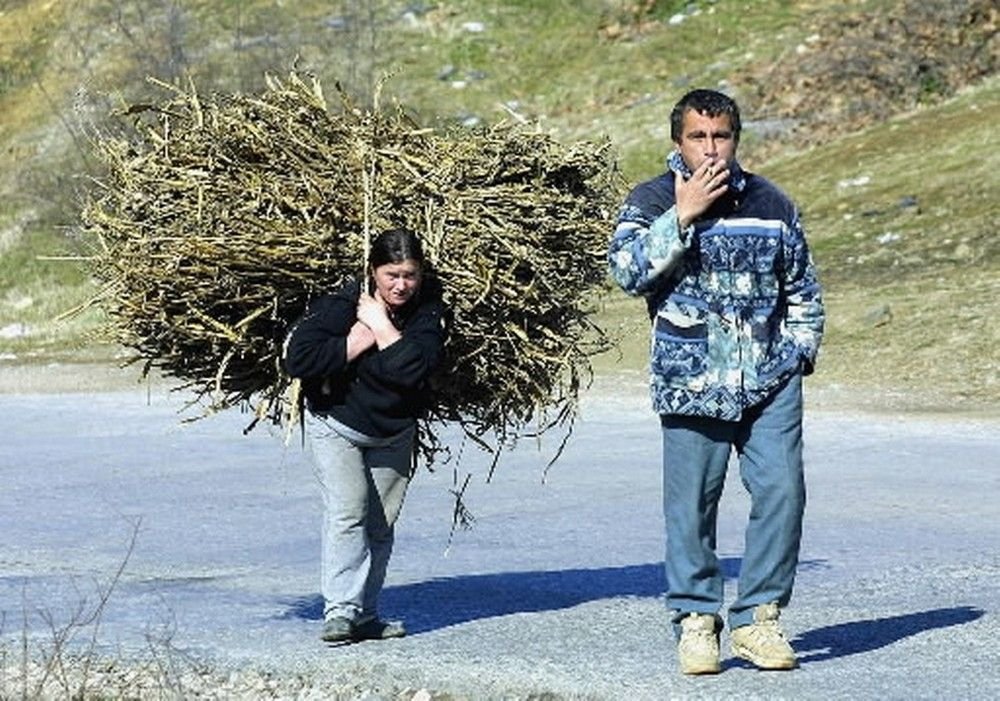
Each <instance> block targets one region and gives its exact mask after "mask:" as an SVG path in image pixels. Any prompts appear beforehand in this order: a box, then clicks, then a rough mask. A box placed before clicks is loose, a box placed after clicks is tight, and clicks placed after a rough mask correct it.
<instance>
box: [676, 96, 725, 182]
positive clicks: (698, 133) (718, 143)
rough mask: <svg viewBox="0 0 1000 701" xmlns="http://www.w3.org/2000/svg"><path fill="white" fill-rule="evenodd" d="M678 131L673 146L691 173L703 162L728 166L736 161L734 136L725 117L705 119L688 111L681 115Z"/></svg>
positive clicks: (721, 115)
mask: <svg viewBox="0 0 1000 701" xmlns="http://www.w3.org/2000/svg"><path fill="white" fill-rule="evenodd" d="M682 127H683V128H682V129H681V140H680V141H679V142H678V143H677V144H676V146H677V150H678V151H680V154H681V158H683V159H684V163H686V164H687V167H688V168H690V169H691V170H692V171H694V170H696V169H697V168H698V166H700V165H701V164H702V163H703V162H704V161H706V160H711V161H712V162H719V161H724V162H725V164H726V165H727V166H728V165H730V164H731V163H732V162H733V160H734V159H735V158H736V135H735V134H734V133H733V128H732V122H731V121H730V119H729V115H728V114H720V115H717V116H715V117H709V116H708V115H706V114H702V113H701V112H697V111H695V110H691V109H689V110H687V111H686V112H685V113H684V119H683V121H682Z"/></svg>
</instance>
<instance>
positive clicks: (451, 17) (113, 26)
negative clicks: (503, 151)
mask: <svg viewBox="0 0 1000 701" xmlns="http://www.w3.org/2000/svg"><path fill="white" fill-rule="evenodd" d="M901 4H902V3H901V0H900V1H893V0H885V1H883V2H878V1H874V0H869V1H865V2H857V1H855V2H849V3H844V2H821V1H819V0H812V1H808V2H806V1H801V2H793V1H790V0H757V2H754V3H746V2H743V1H740V2H736V1H731V0H716V1H715V2H709V1H707V0H706V1H704V2H695V3H691V2H686V1H685V2H671V1H665V2H664V1H660V2H623V1H619V0H582V1H579V2H570V1H568V0H565V1H552V2H527V1H524V2H520V1H518V2H505V3H487V2H477V1H473V0H460V1H456V2H446V3H436V4H431V3H426V4H422V3H402V2H387V1H376V0H372V1H371V2H360V1H358V0H354V1H353V2H350V1H345V2H340V3H337V2H334V3H331V2H328V1H320V0H299V1H298V2H296V3H294V4H289V3H275V2H273V0H266V1H265V0H259V1H258V0H243V1H242V2H208V1H205V0H183V1H169V0H150V1H149V2H138V1H132V0H64V1H63V2H59V3H53V2H49V1H48V0H15V1H10V0H8V2H6V3H3V4H0V143H2V144H3V148H2V150H0V193H2V197H0V332H3V333H0V363H3V364H7V365H10V364H13V363H25V362H43V361H49V360H52V359H79V358H81V357H82V358H93V357H95V356H96V357H101V356H102V355H106V354H107V353H110V352H113V350H114V349H105V348H101V347H100V346H97V345H95V344H94V343H92V342H91V341H90V339H89V338H88V336H87V333H88V331H89V330H91V329H93V328H94V326H95V324H96V322H97V321H98V320H97V319H96V317H95V316H94V315H93V314H91V315H85V316H82V317H78V318H76V319H74V320H73V321H71V322H56V321H55V320H54V319H55V318H56V317H57V316H58V314H59V312H61V311H63V310H65V309H68V308H70V307H72V306H74V305H75V304H78V303H79V302H81V301H83V300H85V299H86V298H87V297H88V296H89V295H91V294H92V293H93V289H92V288H91V286H90V283H89V281H88V280H87V279H86V277H85V276H84V275H83V274H82V273H81V272H80V269H79V266H78V265H76V264H74V263H71V262H67V261H65V260H54V259H53V258H58V257H59V256H63V255H65V254H73V253H75V252H77V251H78V250H79V248H78V242H77V241H75V240H74V237H73V235H72V232H73V228H72V227H73V225H74V223H75V216H76V212H77V204H76V203H77V198H76V192H77V190H78V188H79V187H82V186H85V185H86V184H87V180H86V177H85V176H86V174H88V173H90V172H92V170H93V168H94V166H93V163H92V158H91V157H90V156H89V154H88V147H87V134H88V130H89V129H90V128H92V127H93V126H94V125H95V124H98V123H100V122H101V120H102V119H103V117H104V115H105V114H106V112H107V111H108V110H109V109H110V108H112V107H113V106H115V105H116V104H121V102H122V101H142V100H143V99H149V97H150V95H152V94H154V93H153V91H152V88H151V87H150V86H149V85H148V84H147V83H145V82H144V80H143V78H144V76H146V75H155V76H157V77H158V78H161V79H164V80H167V81H170V80H177V81H185V80H187V79H191V80H193V81H194V82H195V84H196V85H198V86H199V89H200V90H202V91H211V90H216V89H218V90H255V89H256V88H257V87H259V86H260V85H261V83H262V80H263V75H264V73H265V72H266V71H272V72H275V73H279V74H280V73H285V72H287V70H288V69H289V68H290V66H292V64H293V62H296V61H297V64H296V65H298V66H299V67H301V68H306V69H310V70H313V71H314V72H315V73H316V74H317V75H318V76H319V77H320V78H321V80H323V81H324V82H325V83H327V84H330V85H332V83H333V82H334V81H335V80H341V81H343V82H344V83H345V84H346V85H347V86H348V88H349V89H350V90H351V91H353V92H355V93H356V94H359V95H362V96H365V95H368V94H370V92H371V89H372V84H373V82H374V81H375V80H376V78H377V77H378V76H381V75H382V74H383V73H384V72H386V71H391V72H392V77H391V78H390V79H389V81H388V83H387V87H386V92H387V93H389V94H391V95H393V96H395V97H397V98H398V99H400V100H401V101H402V102H404V103H405V104H406V105H407V106H409V107H410V108H412V109H413V110H414V111H415V113H417V114H418V115H419V119H420V120H421V121H423V122H425V123H428V124H434V123H439V122H443V121H447V122H460V123H466V124H476V123H487V122H492V121H496V120H498V119H501V118H523V119H528V120H533V121H537V122H538V123H539V124H540V125H541V126H542V127H543V128H545V129H548V130H550V131H552V132H553V133H554V134H556V135H557V136H558V137H559V138H562V139H566V140H570V139H578V138H592V137H599V136H602V135H608V136H610V137H611V138H612V139H613V141H614V143H615V144H616V146H617V148H618V149H619V153H620V162H621V167H622V169H623V172H624V173H625V175H626V176H627V178H628V179H629V180H633V181H634V180H638V179H640V178H643V177H646V176H648V175H650V174H652V173H654V172H656V171H657V170H658V169H659V168H660V165H661V163H662V160H663V157H664V155H665V154H666V151H667V150H668V148H669V145H668V144H667V141H668V128H667V113H668V111H669V109H670V106H671V105H672V104H673V102H674V101H675V100H676V99H677V97H679V96H680V94H682V93H683V92H684V91H685V90H687V89H688V88H689V87H693V86H696V85H708V86H723V87H725V88H726V89H728V90H731V91H733V93H734V94H735V95H736V96H737V98H739V99H741V101H743V98H744V97H746V101H745V104H746V105H747V106H748V109H749V110H750V111H749V112H748V114H747V115H745V117H746V119H747V121H748V122H749V123H750V127H751V128H749V129H748V131H747V133H746V135H745V139H744V143H743V145H742V147H741V156H742V160H743V162H744V164H745V165H746V166H747V167H749V168H750V169H752V170H756V171H758V172H762V173H763V174H765V175H768V176H771V177H772V178H773V179H775V180H776V181H777V182H779V183H780V184H781V185H783V186H784V187H785V188H786V189H787V190H788V191H789V192H790V194H792V195H793V196H794V197H795V199H796V200H797V201H798V202H799V204H800V205H801V207H802V209H803V211H804V215H805V219H806V223H807V228H808V230H809V232H810V237H811V240H812V243H813V247H814V249H815V255H816V259H817V263H818V265H819V267H820V272H821V275H822V279H823V282H824V284H825V286H826V292H827V294H826V298H827V303H828V308H829V326H828V336H827V341H826V344H825V347H824V351H823V356H822V360H821V364H820V367H819V371H818V373H817V375H816V377H815V379H814V381H813V386H815V387H838V386H840V387H853V388H860V389H863V390H865V389H867V390H872V396H883V397H884V396H885V395H886V394H888V393H894V392H895V393H905V394H907V395H912V396H914V397H916V399H915V401H916V402H917V403H918V404H921V405H923V406H928V407H934V408H939V407H948V406H958V407H961V408H981V407H993V406H997V405H998V402H997V400H998V399H1000V379H998V378H1000V350H998V347H1000V321H998V320H997V315H996V314H995V312H994V309H995V301H994V300H995V298H996V295H997V293H998V292H1000V252H998V244H997V243H996V236H995V235H994V234H993V232H992V231H991V230H990V229H989V228H988V225H989V224H991V223H992V221H993V220H994V219H995V218H996V216H997V213H998V204H997V200H998V198H997V197H996V193H997V192H1000V187H998V185H1000V175H998V173H1000V163H998V159H1000V156H998V155H997V154H996V150H995V149H993V148H990V147H989V146H990V144H991V143H993V142H995V141H996V139H997V135H998V129H997V127H996V126H995V118H994V117H993V115H994V114H996V112H997V110H998V109H1000V83H998V80H997V79H996V78H995V77H987V78H985V79H977V80H975V81H974V82H973V83H972V84H970V85H968V86H967V87H965V88H964V89H962V90H961V91H959V92H958V93H957V94H951V91H950V90H947V89H944V87H942V86H940V85H939V84H938V83H929V82H928V83H927V85H929V86H931V87H933V88H934V89H933V90H932V91H931V92H930V94H928V92H927V90H924V91H922V93H921V101H920V102H919V104H912V105H904V107H906V109H905V110H904V111H902V112H900V113H898V114H886V115H884V118H882V119H877V120H874V123H870V124H868V125H867V126H865V127H864V128H863V129H855V130H853V131H849V132H848V133H847V134H846V135H840V136H835V134H837V133H842V132H843V131H844V130H843V129H840V130H838V129H835V128H831V127H833V126H836V125H834V124H831V123H829V122H828V123H825V124H824V123H822V122H816V123H810V122H808V121H807V120H808V116H806V117H800V121H799V130H798V133H797V134H792V135H791V136H788V135H787V134H786V135H785V137H784V138H775V137H772V136H770V135H769V134H768V132H767V131H766V130H764V129H761V128H754V124H758V125H759V124H765V123H767V122H768V120H772V121H773V118H775V117H777V116H782V117H783V116H785V112H783V111H781V110H780V109H779V105H778V103H777V102H776V101H774V100H772V101H771V102H767V101H763V102H762V100H761V97H760V96H761V94H762V92H761V88H760V84H753V83H752V77H753V76H761V75H768V74H769V73H768V71H769V70H771V67H773V66H778V65H781V66H786V65H788V63H789V61H795V60H798V59H796V58H795V57H796V56H802V55H805V54H804V53H803V52H806V51H808V47H809V46H811V45H814V44H815V45H823V42H824V40H825V39H824V37H826V36H827V35H828V34H829V33H830V29H829V28H831V27H836V28H838V31H840V29H842V28H843V27H860V28H861V29H863V27H864V23H863V22H861V23H860V24H859V23H857V22H855V19H856V18H857V17H859V16H860V17H864V16H865V15H864V14H863V13H866V12H867V13H872V14H871V15H870V16H871V17H879V16H881V15H880V13H887V12H889V11H890V10H893V9H895V10H898V8H899V7H900V6H901ZM859 13H862V14H859ZM848 20H850V21H848ZM945 29H946V30H947V29H949V28H945ZM951 29H955V31H957V29H958V28H951ZM858 31H860V30H858ZM994 31H995V30H994ZM941 34H942V35H948V34H949V32H948V31H944V32H941ZM986 50H987V51H988V52H989V51H992V52H995V50H996V43H995V41H994V42H993V43H992V44H989V45H987V47H986ZM829 51H832V49H829ZM887 58H888V59H891V58H892V57H891V56H889V57H887ZM802 65H803V66H805V63H803V64H802ZM827 72H828V73H829V72H830V71H829V69H827ZM935 75H937V74H935ZM941 75H945V74H944V73H942V74H941ZM922 79H923V80H925V81H926V76H924V77H923V78H922ZM774 87H782V86H774ZM925 87H927V86H926V85H925ZM945 87H946V86H945ZM824 89H826V90H831V91H833V90H835V89H836V85H835V84H833V87H830V86H829V85H828V84H826V83H824V82H822V81H820V82H815V81H814V83H813V87H812V88H811V90H814V91H816V90H824ZM840 89H841V90H843V88H842V87H841V88H840ZM810 97H811V98H813V100H815V95H812V94H811V95H810ZM843 97H844V96H843V95H837V94H831V95H830V99H829V100H828V101H827V102H828V103H829V104H830V105H835V104H841V103H843V102H844V100H843ZM855 97H858V98H859V99H862V98H863V96H860V95H859V96H855ZM924 98H926V99H924ZM775 99H777V98H775ZM790 99H791V100H792V101H793V102H794V99H795V95H794V94H792V95H791V96H790ZM893 104H899V102H898V101H897V102H896V103H893ZM848 107H849V106H848ZM843 114H847V113H846V112H845V113H843ZM832 119H834V120H835V119H836V116H834V117H833V118H832ZM609 233H610V231H609ZM600 318H601V319H602V320H603V321H604V322H605V323H606V324H607V325H609V326H611V327H613V328H619V327H620V328H621V330H622V332H623V334H624V335H623V338H622V344H621V351H622V353H621V355H618V354H615V355H613V356H611V355H609V356H607V357H602V358H599V359H597V364H596V365H597V369H598V370H599V372H601V373H609V372H613V371H616V370H618V369H622V368H626V369H630V370H633V371H641V370H642V368H643V365H644V362H645V352H646V329H645V321H644V319H643V315H642V310H641V304H640V303H638V302H637V301H636V300H631V299H627V298H625V297H624V295H622V294H620V293H617V292H616V291H613V290H610V288H609V293H608V295H607V297H606V298H605V299H604V300H601V312H600ZM2 367H3V365H0V368H2Z"/></svg>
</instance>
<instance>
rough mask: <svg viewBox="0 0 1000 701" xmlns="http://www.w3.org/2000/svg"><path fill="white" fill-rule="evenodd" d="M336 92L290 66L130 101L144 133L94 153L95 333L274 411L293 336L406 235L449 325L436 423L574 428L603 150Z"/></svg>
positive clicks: (613, 176) (601, 206) (477, 428)
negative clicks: (422, 252) (379, 235)
mask: <svg viewBox="0 0 1000 701" xmlns="http://www.w3.org/2000/svg"><path fill="white" fill-rule="evenodd" d="M340 101H341V102H342V103H343V104H342V106H341V107H339V108H338V107H337V106H336V105H334V106H330V107H332V108H333V109H331V108H330V107H328V105H327V103H326V100H325V98H324V96H323V93H322V89H321V88H320V86H319V83H318V82H316V81H313V82H306V81H304V80H303V79H302V78H301V77H300V76H299V75H297V74H293V75H292V76H291V78H290V79H289V80H288V81H287V82H285V83H282V82H280V81H277V80H274V81H272V84H271V86H270V87H269V89H268V90H266V91H264V92H262V93H261V94H249V95H247V94H220V95H210V96H206V95H199V94H198V93H196V92H195V91H193V90H192V91H188V92H183V91H179V90H175V91H174V93H173V94H172V96H171V97H170V98H169V99H167V100H165V101H163V102H161V103H158V104H157V105H154V106H148V105H147V106H138V107H136V108H135V109H129V110H126V111H127V112H128V113H134V114H136V115H138V117H139V124H138V128H137V130H136V132H135V135H134V136H133V137H132V138H121V137H114V136H111V135H109V136H108V137H107V138H105V139H104V140H102V141H99V142H98V143H97V150H98V152H99V153H100V154H101V156H102V158H103V160H104V162H105V163H106V164H107V167H108V175H107V177H106V178H104V179H103V180H102V181H101V182H100V183H99V186H98V187H97V188H96V189H95V190H94V193H93V199H92V201H91V202H90V203H89V204H88V206H87V207H86V208H85V210H84V217H83V218H84V223H85V230H84V231H85V236H86V237H87V238H88V239H91V240H92V242H93V247H94V253H93V255H92V256H91V258H90V264H91V268H92V270H93V272H94V274H95V277H96V278H97V279H98V280H99V281H101V284H102V290H101V293H100V294H99V295H98V296H97V297H96V298H95V303H96V304H99V305H100V306H101V307H102V308H103V309H105V310H106V311H107V313H108V320H109V324H108V331H109V336H110V337H111V338H113V339H115V340H116V341H117V342H119V343H121V344H122V345H124V346H126V347H128V348H131V349H133V350H134V351H135V353H136V355H137V359H138V360H140V361H143V362H145V363H146V364H147V365H149V366H151V367H155V368H158V369H160V370H162V371H163V372H164V373H165V374H167V375H168V376H172V377H175V378H177V379H179V380H180V381H181V382H182V383H183V385H184V386H187V387H190V388H193V389H194V390H195V392H196V395H197V396H199V397H201V398H204V399H207V400H208V401H209V402H210V409H211V410H221V409H225V408H228V407H230V406H234V405H238V404H244V403H250V402H252V403H254V404H255V405H256V406H257V415H258V416H260V417H263V416H268V417H270V418H272V419H274V420H280V418H281V416H282V411H283V408H284V407H283V401H282V397H283V395H284V392H285V389H286V387H287V386H288V384H289V378H287V376H285V374H284V372H283V370H282V368H281V363H280V359H279V353H280V345H281V341H282V339H283V338H284V336H285V334H286V333H287V330H288V328H289V326H290V325H291V324H292V323H293V322H294V321H295V319H297V318H298V317H299V316H300V315H301V314H302V312H303V310H304V309H305V306H306V304H307V302H308V300H309V299H310V298H312V297H315V296H317V295H319V294H321V293H322V292H324V291H325V290H328V289H330V288H332V287H334V286H336V285H339V284H340V283H341V282H343V281H344V280H346V279H348V278H351V277H356V276H358V275H360V274H361V273H362V272H363V271H364V268H365V263H364V261H365V255H366V247H367V243H368V240H369V238H370V236H371V235H373V233H374V232H378V231H382V230H385V229H387V228H393V227H398V226H404V227H407V228H410V229H412V230H414V231H418V232H420V233H421V235H422V238H423V240H424V243H425V247H426V250H427V256H428V260H429V262H430V263H431V265H432V267H433V270H434V272H435V274H436V276H437V277H438V278H439V279H440V281H441V284H442V286H443V289H444V297H445V301H446V303H447V304H448V306H449V308H450V309H451V311H452V313H453V315H454V321H453V323H452V327H451V331H450V334H449V338H448V340H447V342H446V345H445V360H444V363H443V368H442V369H441V373H440V379H439V381H438V382H437V383H436V384H435V385H434V389H433V398H432V401H431V405H432V407H433V409H432V412H431V414H432V415H431V421H432V422H433V421H438V420H440V421H452V422H457V423H458V424H459V425H461V426H462V427H463V428H465V429H466V432H467V434H468V435H469V436H471V437H473V438H476V439H480V438H481V437H482V436H483V435H484V434H487V433H491V434H494V435H495V436H496V437H497V442H498V443H499V444H501V445H502V444H506V443H508V442H510V441H513V440H515V439H516V438H517V437H519V436H523V435H525V433H526V432H531V433H534V432H535V431H545V430H548V429H549V428H552V427H555V426H563V425H566V424H567V423H571V421H572V418H573V416H574V414H575V411H576V402H577V395H578V392H579V391H580V388H581V385H582V383H583V382H584V381H585V379H586V377H587V375H588V374H589V371H590V367H589V360H590V357H591V356H593V355H594V354H596V353H598V352H601V351H603V350H605V349H606V348H607V347H608V342H607V340H606V338H605V336H604V334H603V333H602V332H601V330H600V329H599V328H598V327H597V326H595V325H594V324H593V322H592V320H591V318H590V311H591V310H590V308H589V302H588V300H589V299H591V298H592V293H593V291H594V290H595V289H596V288H598V287H599V286H600V285H601V284H603V282H604V278H605V262H604V261H605V258H604V252H605V231H606V229H607V227H608V226H609V225H610V222H611V217H612V212H613V211H614V209H615V207H616V206H617V202H618V200H619V198H620V196H621V189H620V182H619V180H618V177H617V172H616V170H615V168H614V157H613V155H614V154H613V152H612V150H611V148H610V145H609V144H607V143H603V144H601V143H596V144H591V143H585V142H579V143H576V144H572V145H569V146H563V145H560V144H558V143H557V142H555V141H554V140H552V139H551V138H550V137H548V136H546V135H545V134H543V133H541V132H539V131H538V130H536V129H533V128H530V127H522V126H520V125H514V124H506V125H496V126H493V127H491V128H489V129H486V130H481V131H466V130H463V131H456V132H453V133H442V132H435V131H433V130H430V129H424V128H420V127H419V126H418V125H416V124H414V123H413V122H412V120H411V119H410V118H409V117H408V116H407V115H406V114H405V112H404V111H403V110H402V109H400V108H398V107H397V108H387V109H384V110H381V109H376V110H373V111H367V110H361V109H358V108H357V107H356V106H355V105H354V104H353V102H352V101H351V100H350V99H349V98H348V96H347V95H346V94H341V95H340ZM536 422H537V423H536ZM529 426H532V428H530V429H529ZM430 433H432V431H431V429H429V428H428V434H430Z"/></svg>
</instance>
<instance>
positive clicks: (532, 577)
mask: <svg viewBox="0 0 1000 701" xmlns="http://www.w3.org/2000/svg"><path fill="white" fill-rule="evenodd" d="M740 562H741V558H739V557H724V558H720V560H719V566H720V568H721V570H722V573H723V576H725V578H726V579H735V578H736V577H738V576H739V571H740ZM816 566H822V564H821V563H818V562H803V563H800V565H799V567H800V568H802V567H806V568H809V567H816ZM665 589H666V583H665V581H664V575H663V563H661V562H651V563H648V564H644V565H627V566H624V567H602V568H598V569H572V570H559V571H555V572H539V571H534V572H499V573H495V574H477V575H466V576H460V577H448V578H443V579H432V580H429V581H426V582H416V583H413V584H405V585H402V586H395V587H387V588H386V589H385V590H384V591H383V592H382V597H381V601H380V606H381V608H382V612H383V614H384V615H386V616H387V617H391V618H396V617H398V618H402V619H403V620H404V621H406V627H407V630H408V631H409V632H410V633H411V634H414V633H426V632H429V631H432V630H438V629H441V628H447V627H449V626H454V625H458V624H460V623H468V622H470V621H476V620H480V619H483V618H493V617H495V616H507V615H510V614H513V613H536V612H540V611H554V610H558V609H564V608H569V607H571V606H576V605H578V604H582V603H586V602H588V601H597V600H600V599H613V598H617V597H623V596H634V597H659V596H662V595H663V592H664V590H665ZM282 617H283V618H304V619H308V620H319V619H321V618H322V617H323V600H322V597H320V596H319V595H311V596H307V597H302V598H301V599H297V600H295V601H293V602H292V603H291V605H290V606H289V608H288V610H287V611H286V612H285V613H284V614H283V616H282Z"/></svg>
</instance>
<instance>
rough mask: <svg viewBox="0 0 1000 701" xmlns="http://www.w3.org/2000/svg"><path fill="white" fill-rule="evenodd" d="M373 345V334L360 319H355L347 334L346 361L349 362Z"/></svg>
mask: <svg viewBox="0 0 1000 701" xmlns="http://www.w3.org/2000/svg"><path fill="white" fill-rule="evenodd" d="M374 345H375V334H373V333H372V330H371V329H370V328H368V326H367V325H365V323H364V322H362V321H355V322H354V326H352V327H351V330H350V332H349V333H348V334H347V362H351V361H352V360H354V359H355V358H357V357H358V356H359V355H361V354H362V353H364V352H365V351H366V350H368V349H369V348H371V347H372V346H374Z"/></svg>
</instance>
